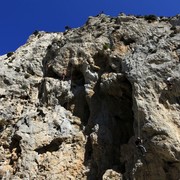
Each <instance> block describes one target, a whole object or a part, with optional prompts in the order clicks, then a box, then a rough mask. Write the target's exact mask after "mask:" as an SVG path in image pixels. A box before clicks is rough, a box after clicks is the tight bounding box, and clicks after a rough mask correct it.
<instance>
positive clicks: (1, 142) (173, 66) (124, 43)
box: [0, 14, 180, 180]
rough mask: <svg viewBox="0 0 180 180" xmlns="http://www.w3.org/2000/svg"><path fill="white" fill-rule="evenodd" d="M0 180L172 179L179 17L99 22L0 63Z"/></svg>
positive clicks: (52, 36)
mask: <svg viewBox="0 0 180 180" xmlns="http://www.w3.org/2000/svg"><path fill="white" fill-rule="evenodd" d="M137 137H140V138H141V139H142V140H143V144H142V145H143V146H144V147H145V149H146V151H147V152H146V153H145V152H143V153H142V152H141V151H140V150H142V149H140V148H138V147H137V146H136V145H135V141H136V139H137ZM0 179H6V180H8V179H13V180H14V179H15V180H19V179H24V180H39V179H41V180H62V179H65V180H66V179H67V180H76V179H82V180H85V179H88V180H99V179H103V180H110V179H112V180H119V179H124V180H146V179H148V180H177V179H180V15H177V16H175V17H170V18H166V17H156V16H152V15H151V16H145V17H142V16H136V17H135V16H126V15H125V14H120V15H119V16H117V17H110V16H107V15H104V14H100V15H98V16H96V17H89V19H88V21H87V22H86V24H85V25H84V26H83V27H80V28H75V29H73V28H66V31H65V32H64V33H61V32H58V33H47V32H39V31H35V32H34V33H33V34H32V35H31V36H30V37H29V39H28V41H27V43H26V44H25V45H23V46H21V47H20V48H18V49H17V50H16V51H15V52H10V53H8V54H7V55H3V56H1V57H0Z"/></svg>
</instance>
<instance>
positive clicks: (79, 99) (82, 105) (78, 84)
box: [64, 68, 90, 125]
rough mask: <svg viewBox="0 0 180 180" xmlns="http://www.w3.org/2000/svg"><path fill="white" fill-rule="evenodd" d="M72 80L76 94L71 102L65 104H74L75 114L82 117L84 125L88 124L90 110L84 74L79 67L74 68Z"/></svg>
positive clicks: (72, 88) (73, 90) (73, 91)
mask: <svg viewBox="0 0 180 180" xmlns="http://www.w3.org/2000/svg"><path fill="white" fill-rule="evenodd" d="M71 80H72V81H71V90H72V93H73V94H74V98H73V99H72V100H71V101H70V102H68V103H65V104H64V105H65V106H71V105H74V108H73V115H75V116H77V117H79V118H80V119H81V123H82V125H86V124H87V121H88V118H89V114H90V110H89V106H88V103H87V100H86V92H85V87H84V84H85V79H84V75H83V73H82V72H81V71H80V70H79V69H78V68H74V69H73V71H72V77H71Z"/></svg>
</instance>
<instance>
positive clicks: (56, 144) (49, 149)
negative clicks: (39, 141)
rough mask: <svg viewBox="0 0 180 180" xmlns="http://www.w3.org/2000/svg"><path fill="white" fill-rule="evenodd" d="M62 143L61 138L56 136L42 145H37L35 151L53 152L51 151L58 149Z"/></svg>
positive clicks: (39, 152) (40, 152) (41, 152)
mask: <svg viewBox="0 0 180 180" xmlns="http://www.w3.org/2000/svg"><path fill="white" fill-rule="evenodd" d="M61 144H62V139H61V138H57V139H54V140H52V141H51V143H50V144H48V145H46V146H43V147H39V148H36V149H35V151H36V152H37V153H38V154H43V153H46V152H53V151H58V150H59V146H60V145H61Z"/></svg>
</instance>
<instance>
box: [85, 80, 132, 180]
mask: <svg viewBox="0 0 180 180" xmlns="http://www.w3.org/2000/svg"><path fill="white" fill-rule="evenodd" d="M114 88H116V87H114ZM117 91H122V95H121V96H116V95H109V94H108V93H106V92H104V91H103V92H102V91H101V90H100V87H99V85H98V84H97V86H96V88H95V92H96V93H95V94H94V96H93V99H92V103H93V104H96V106H94V107H92V108H93V109H91V111H93V112H94V114H96V113H98V114H99V116H98V117H100V118H96V117H95V118H93V119H95V120H93V121H95V122H94V123H95V124H99V126H100V128H101V127H102V128H107V129H108V130H109V132H108V131H107V135H106V133H105V134H104V135H101V133H100V134H98V141H99V143H100V146H102V145H103V142H104V143H105V144H104V147H103V151H102V152H101V153H100V154H98V157H95V158H97V159H98V160H95V159H94V156H97V155H96V153H97V152H98V150H94V149H93V148H94V147H92V144H91V142H90V140H89V141H87V144H86V153H85V160H84V163H85V164H86V163H88V162H89V161H90V162H91V166H90V172H89V173H88V178H89V179H91V177H93V178H94V173H95V174H98V177H95V179H102V175H103V173H104V172H105V171H106V170H107V169H113V170H115V171H117V172H120V173H121V174H124V173H125V171H126V168H125V163H124V162H121V156H122V154H121V147H122V146H123V145H125V144H128V142H129V140H130V138H131V137H132V136H134V128H133V124H134V113H133V110H132V107H133V99H132V86H131V84H130V82H129V81H128V79H126V77H124V78H123V79H121V80H118V83H117ZM116 94H118V93H116ZM100 114H101V115H100ZM91 123H93V122H91ZM92 127H93V126H92ZM104 130H105V129H104ZM91 132H92V131H90V132H89V133H91ZM106 138H110V140H108V141H106ZM104 139H105V140H104ZM97 147H98V145H97ZM94 151H95V152H94ZM98 153H99V152H98ZM127 153H128V152H127ZM94 164H95V166H94Z"/></svg>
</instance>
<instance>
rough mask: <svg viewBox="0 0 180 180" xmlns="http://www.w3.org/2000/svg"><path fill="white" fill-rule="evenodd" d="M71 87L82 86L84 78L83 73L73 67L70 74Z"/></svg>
mask: <svg viewBox="0 0 180 180" xmlns="http://www.w3.org/2000/svg"><path fill="white" fill-rule="evenodd" d="M71 76H72V77H71V81H72V87H74V88H76V87H77V86H84V84H85V79H84V76H83V73H82V72H81V71H80V70H78V69H73V71H72V75H71Z"/></svg>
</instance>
